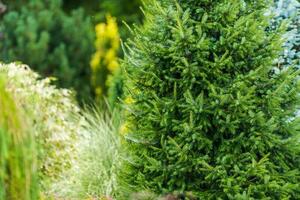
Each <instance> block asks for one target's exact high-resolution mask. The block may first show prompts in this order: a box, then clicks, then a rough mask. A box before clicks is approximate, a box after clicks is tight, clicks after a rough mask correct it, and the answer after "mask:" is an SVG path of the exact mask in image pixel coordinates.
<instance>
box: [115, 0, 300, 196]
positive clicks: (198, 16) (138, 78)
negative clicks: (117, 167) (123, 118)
mask: <svg viewBox="0 0 300 200" xmlns="http://www.w3.org/2000/svg"><path fill="white" fill-rule="evenodd" d="M177 2H178V3H175V1H173V0H164V1H161V3H158V2H153V3H150V4H149V5H147V8H146V13H147V14H146V22H145V25H144V26H143V27H142V28H140V29H138V30H136V37H135V39H134V41H133V42H132V43H131V46H130V49H129V53H128V54H129V55H128V56H127V58H126V60H125V63H124V65H125V66H124V68H125V69H127V70H128V72H129V73H128V75H127V76H128V77H127V84H128V88H130V90H129V92H128V94H129V96H130V97H131V98H132V102H133V103H132V104H129V105H128V111H129V112H130V114H128V122H127V124H129V125H128V127H129V131H128V133H127V134H126V135H125V138H126V140H127V147H128V148H129V150H130V154H129V158H128V159H127V160H126V161H125V163H124V166H123V171H122V176H120V181H121V182H120V183H121V184H122V186H123V193H122V194H121V195H120V198H122V197H124V196H125V195H126V194H128V193H131V192H132V191H142V190H148V191H151V192H155V193H157V194H161V193H171V192H173V191H179V192H182V193H184V194H185V193H186V194H189V195H191V194H192V195H193V196H194V197H195V198H196V199H278V200H279V199H299V198H300V185H299V183H300V171H299V168H300V144H299V139H297V138H296V137H298V138H299V131H298V130H299V118H298V117H297V116H296V114H295V112H296V110H297V109H298V108H299V95H298V94H299V82H298V80H297V77H298V73H299V71H294V70H295V69H292V68H289V69H283V70H282V71H280V70H279V69H277V70H275V68H274V65H273V63H274V62H275V60H276V58H277V57H278V55H279V52H280V46H281V44H282V41H280V38H281V34H280V33H279V32H275V31H274V32H272V33H268V32H267V31H266V29H267V27H268V26H269V22H268V21H269V19H268V18H267V17H266V15H265V13H266V8H267V7H268V6H269V5H270V1H267V0H257V1H249V0H248V1H246V0H245V1H243V0H220V1H209V0H198V1H196V0H178V1H177ZM125 199H126V198H125Z"/></svg>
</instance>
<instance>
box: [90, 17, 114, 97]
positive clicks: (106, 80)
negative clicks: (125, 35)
mask: <svg viewBox="0 0 300 200" xmlns="http://www.w3.org/2000/svg"><path fill="white" fill-rule="evenodd" d="M106 21H107V22H106V23H100V24H98V25H96V27H95V31H96V41H95V48H96V52H95V53H94V55H93V57H92V59H91V62H90V66H91V69H92V78H91V82H92V85H93V87H94V90H95V91H94V92H95V94H96V98H97V99H98V100H99V99H100V98H101V97H103V96H106V95H107V92H108V88H109V86H110V85H111V82H112V79H113V76H114V75H115V74H116V73H117V72H118V70H119V63H118V51H119V48H120V35H119V30H118V25H117V21H116V19H115V18H114V17H112V16H110V15H107V17H106Z"/></svg>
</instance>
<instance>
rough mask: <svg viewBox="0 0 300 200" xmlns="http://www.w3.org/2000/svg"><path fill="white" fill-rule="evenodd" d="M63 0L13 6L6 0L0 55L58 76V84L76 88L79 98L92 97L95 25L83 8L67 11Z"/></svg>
mask: <svg viewBox="0 0 300 200" xmlns="http://www.w3.org/2000/svg"><path fill="white" fill-rule="evenodd" d="M12 3H13V2H12ZM61 4H62V1H61V0H51V1H44V0H29V1H27V2H26V3H23V4H22V6H21V7H18V8H14V7H12V8H11V6H10V5H11V4H10V2H7V7H8V11H7V12H6V13H5V15H4V16H3V19H1V21H0V32H1V41H0V51H1V54H0V59H1V60H2V61H4V62H12V61H21V62H23V63H26V64H28V65H30V66H31V67H32V68H33V69H34V70H36V71H38V72H39V73H41V74H42V75H44V76H54V77H57V78H58V81H57V83H58V85H59V86H61V87H66V88H74V89H75V90H76V91H77V92H78V95H79V98H80V99H84V100H89V99H90V98H91V93H92V89H91V86H90V81H89V80H90V75H91V73H90V67H89V60H90V58H91V55H92V53H93V52H94V48H93V41H94V32H93V26H92V24H91V22H90V19H89V18H88V17H87V16H86V15H85V12H84V11H83V10H82V9H77V10H74V11H72V12H71V14H70V15H68V14H66V13H65V12H64V11H63V10H62V5H61Z"/></svg>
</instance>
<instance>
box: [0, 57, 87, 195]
mask: <svg viewBox="0 0 300 200" xmlns="http://www.w3.org/2000/svg"><path fill="white" fill-rule="evenodd" d="M0 75H1V76H4V77H6V79H7V84H6V85H7V87H6V89H7V91H8V92H9V93H10V94H11V96H12V98H13V99H14V101H15V102H16V103H17V104H18V105H20V107H21V108H22V110H24V112H25V113H26V114H28V115H27V116H26V117H27V119H28V120H29V121H30V122H32V124H31V127H32V129H33V131H34V133H35V139H36V140H37V142H38V143H39V145H40V146H41V151H40V152H39V172H40V177H41V178H42V179H43V180H42V182H41V185H42V186H43V189H44V190H45V191H46V190H47V188H48V187H50V186H51V184H52V182H55V181H56V180H57V179H58V178H59V177H60V176H61V174H62V172H63V171H65V170H67V169H69V168H70V166H71V163H72V160H73V159H74V156H75V154H76V149H75V147H74V142H75V141H76V138H77V135H78V134H79V133H80V132H81V126H82V125H81V121H80V120H78V119H76V118H75V117H74V116H78V114H79V108H78V106H77V104H76V102H75V100H74V97H73V95H72V93H71V92H70V91H68V90H65V89H57V88H56V87H55V86H53V85H51V84H50V82H51V79H49V78H47V79H41V78H40V76H39V75H37V74H36V73H34V72H33V71H31V70H30V69H29V68H28V67H27V66H25V65H18V64H14V63H12V64H9V65H6V64H1V65H0ZM29 114H30V115H29ZM77 118H78V117H77Z"/></svg>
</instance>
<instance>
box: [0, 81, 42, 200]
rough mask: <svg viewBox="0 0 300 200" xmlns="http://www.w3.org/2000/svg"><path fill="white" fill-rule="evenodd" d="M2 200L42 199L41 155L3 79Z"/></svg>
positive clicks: (0, 92) (0, 97)
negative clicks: (40, 195) (38, 176)
mask: <svg viewBox="0 0 300 200" xmlns="http://www.w3.org/2000/svg"><path fill="white" fill-rule="evenodd" d="M0 111H1V112H0V199H1V200H8V199H9V200H20V199H24V200H35V199H38V195H39V192H38V182H37V171H36V170H37V162H36V161H37V151H36V145H35V142H34V139H33V132H31V130H30V128H29V124H28V123H27V121H26V120H25V119H26V118H24V116H25V115H24V113H23V112H22V110H20V108H19V107H18V106H17V104H16V103H15V102H14V100H13V98H12V97H11V95H10V94H9V93H8V92H7V91H6V81H5V78H4V77H3V76H2V75H1V76H0ZM28 114H29V113H28Z"/></svg>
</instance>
